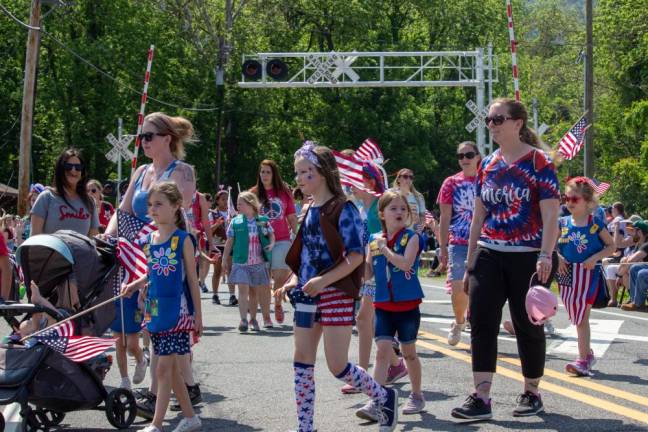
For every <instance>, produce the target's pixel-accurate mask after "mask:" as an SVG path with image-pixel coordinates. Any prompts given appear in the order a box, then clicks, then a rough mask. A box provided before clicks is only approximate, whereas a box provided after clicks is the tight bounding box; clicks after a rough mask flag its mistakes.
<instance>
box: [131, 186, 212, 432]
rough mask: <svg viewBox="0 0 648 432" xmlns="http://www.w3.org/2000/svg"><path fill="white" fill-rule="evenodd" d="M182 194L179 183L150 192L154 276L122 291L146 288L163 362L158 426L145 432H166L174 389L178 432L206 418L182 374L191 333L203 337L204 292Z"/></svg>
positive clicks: (149, 248) (149, 252)
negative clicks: (179, 414)
mask: <svg viewBox="0 0 648 432" xmlns="http://www.w3.org/2000/svg"><path fill="white" fill-rule="evenodd" d="M181 205H182V195H181V194H180V190H179V189H178V186H177V185H176V184H175V183H174V182H169V181H165V182H160V183H156V184H155V185H154V186H153V187H152V188H151V189H150V190H149V197H148V207H149V214H150V216H151V217H152V218H153V220H154V221H155V224H156V226H157V227H158V230H157V231H155V232H153V233H151V234H149V236H148V238H147V240H146V242H145V243H144V252H145V253H146V256H147V258H148V275H147V276H144V277H142V278H141V279H139V280H137V281H135V282H132V283H130V284H128V285H125V286H124V287H123V289H122V291H123V292H124V293H125V294H126V295H127V296H130V295H132V294H133V293H134V292H135V291H137V290H139V289H143V288H144V287H145V286H146V284H147V282H148V286H147V287H146V288H145V290H146V293H144V292H141V293H140V296H141V297H144V298H145V299H146V300H145V305H146V306H145V314H144V315H145V318H144V319H145V321H146V323H147V324H146V328H147V330H148V331H149V333H150V335H151V341H152V342H153V350H154V352H155V355H157V356H158V357H159V358H158V363H157V370H156V371H155V373H156V375H157V378H158V385H157V395H156V403H155V414H154V416H153V422H152V423H151V424H150V425H149V426H147V427H145V428H144V429H141V430H140V431H141V432H160V431H161V430H162V422H163V421H164V416H165V414H166V411H167V408H168V405H169V398H170V397H171V389H173V393H174V394H175V397H176V399H177V400H178V402H179V403H180V407H181V409H182V414H183V415H184V418H183V419H182V420H181V421H180V423H179V424H178V426H177V427H176V428H175V429H174V432H190V431H197V430H200V429H201V421H200V418H198V416H197V415H196V413H195V412H194V410H193V407H192V406H191V401H190V399H189V393H188V391H187V387H186V386H185V382H184V380H183V378H182V375H181V373H180V370H181V365H180V356H182V355H184V354H189V353H190V351H191V345H190V333H191V332H192V331H193V332H194V333H195V334H196V336H197V337H200V335H201V333H202V313H201V309H200V289H199V288H198V276H197V274H196V260H195V249H194V244H193V242H192V241H191V238H190V236H189V234H188V233H187V231H185V230H186V226H185V223H184V218H183V215H182V207H181Z"/></svg>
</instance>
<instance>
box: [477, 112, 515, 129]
mask: <svg viewBox="0 0 648 432" xmlns="http://www.w3.org/2000/svg"><path fill="white" fill-rule="evenodd" d="M506 120H513V117H509V116H503V115H501V114H497V115H494V116H492V117H491V116H487V117H486V118H485V119H484V122H485V123H486V126H488V125H489V124H490V122H493V124H494V125H495V126H499V125H501V124H502V123H504V122H505V121H506Z"/></svg>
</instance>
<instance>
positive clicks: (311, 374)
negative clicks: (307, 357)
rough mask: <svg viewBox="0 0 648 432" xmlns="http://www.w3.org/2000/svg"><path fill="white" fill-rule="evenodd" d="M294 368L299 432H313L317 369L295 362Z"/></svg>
mask: <svg viewBox="0 0 648 432" xmlns="http://www.w3.org/2000/svg"><path fill="white" fill-rule="evenodd" d="M293 367H294V369H295V401H296V402H297V419H298V421H299V432H311V431H312V430H313V415H314V414H315V368H314V366H313V365H308V364H304V363H298V362H295V363H294V365H293Z"/></svg>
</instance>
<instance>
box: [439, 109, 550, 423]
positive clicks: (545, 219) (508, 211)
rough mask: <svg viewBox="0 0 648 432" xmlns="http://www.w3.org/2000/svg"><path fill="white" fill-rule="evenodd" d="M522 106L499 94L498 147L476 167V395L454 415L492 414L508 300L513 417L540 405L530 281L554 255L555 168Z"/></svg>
mask: <svg viewBox="0 0 648 432" xmlns="http://www.w3.org/2000/svg"><path fill="white" fill-rule="evenodd" d="M527 118H528V116H527V111H526V108H525V107H524V105H523V104H521V103H520V102H516V101H514V100H512V99H496V100H495V101H493V103H492V105H491V106H490V109H489V112H488V116H487V117H486V125H487V126H488V128H489V130H490V133H491V135H492V137H493V140H494V141H495V142H496V143H497V144H498V145H499V149H498V150H496V151H495V152H494V153H493V154H491V155H489V156H488V157H486V158H484V160H483V161H482V162H481V163H480V169H479V170H478V173H477V181H476V195H477V198H476V199H475V209H474V212H473V219H472V224H471V226H470V236H469V241H468V258H467V264H466V269H467V271H466V275H465V276H464V289H465V290H466V293H468V294H469V310H470V318H469V319H470V327H471V341H470V342H471V344H470V345H471V351H472V370H473V380H474V393H472V394H471V395H470V396H468V398H467V399H466V401H465V402H464V404H463V405H462V406H461V407H457V408H455V409H453V410H452V416H453V417H456V418H461V419H469V420H485V419H490V418H491V417H492V411H491V403H490V390H491V384H492V382H493V374H494V373H495V367H496V364H497V336H498V334H499V328H500V322H501V320H502V308H503V307H504V304H505V303H506V301H507V300H508V303H509V311H510V313H511V319H512V321H513V326H514V329H515V333H516V335H517V346H518V352H519V355H520V362H521V363H522V375H524V389H523V392H522V394H521V395H520V396H518V398H517V406H516V407H515V408H514V410H513V415H514V416H518V417H521V416H533V415H537V414H538V413H540V412H542V411H544V406H543V404H542V399H541V397H540V392H539V386H540V379H541V378H542V376H543V374H544V364H545V355H546V340H545V334H544V330H543V328H542V326H541V325H534V324H532V323H531V321H530V320H529V318H528V315H527V312H526V307H525V299H526V294H527V292H528V290H529V286H530V285H538V284H543V285H545V286H548V285H549V283H550V281H551V278H552V272H553V270H552V269H553V268H556V267H557V261H558V258H557V256H556V254H555V253H554V247H555V244H556V239H557V238H558V204H559V198H560V189H559V185H558V179H557V177H556V168H555V166H554V164H553V162H552V161H551V159H550V158H549V156H548V155H547V154H546V153H545V152H544V151H543V150H542V149H541V143H540V140H539V139H538V137H537V136H536V134H535V133H534V132H533V131H531V130H530V129H529V128H528V126H527Z"/></svg>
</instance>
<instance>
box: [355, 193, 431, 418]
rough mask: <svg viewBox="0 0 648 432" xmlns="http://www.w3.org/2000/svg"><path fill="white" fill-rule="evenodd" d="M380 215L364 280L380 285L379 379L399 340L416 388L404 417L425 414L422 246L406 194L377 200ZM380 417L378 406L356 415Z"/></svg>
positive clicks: (371, 405)
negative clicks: (420, 339) (419, 349)
mask: <svg viewBox="0 0 648 432" xmlns="http://www.w3.org/2000/svg"><path fill="white" fill-rule="evenodd" d="M378 215H379V217H380V222H381V224H382V230H381V232H379V233H375V234H372V235H371V237H370V238H369V256H368V257H367V268H366V270H365V279H370V278H371V277H375V281H376V293H375V296H374V301H373V305H374V307H375V309H376V312H375V313H376V318H375V319H376V325H375V339H376V347H377V352H376V364H375V365H374V378H375V379H376V381H378V382H379V383H386V382H387V378H388V373H387V370H388V368H389V366H390V360H391V357H392V355H393V352H394V351H393V348H392V341H393V339H394V337H395V336H398V341H399V342H400V345H401V351H402V353H403V358H404V359H405V363H406V364H407V370H408V371H409V375H410V381H411V383H412V393H411V394H410V396H409V399H408V400H407V405H406V406H405V407H404V409H403V414H416V413H420V412H421V411H423V409H424V408H425V399H424V398H423V392H422V391H421V361H420V360H419V358H418V356H417V354H416V335H417V334H418V330H419V326H420V324H421V312H420V311H419V305H420V304H421V302H422V300H421V299H422V298H423V290H422V288H421V283H420V282H419V279H418V276H417V271H418V266H419V254H420V253H421V250H422V242H421V240H420V237H419V236H418V234H416V232H415V231H413V230H411V229H409V228H407V225H408V223H409V221H410V220H411V218H412V212H411V210H410V207H409V205H408V204H407V198H406V197H405V195H403V194H402V193H400V192H395V191H387V192H385V193H384V194H383V196H382V197H380V199H379V200H378ZM376 414H377V410H376V406H375V404H374V403H373V401H369V403H367V404H366V405H365V406H364V407H362V408H360V409H359V410H358V411H356V415H357V416H358V417H360V418H363V419H366V420H372V421H376V420H378V416H377V415H376Z"/></svg>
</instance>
